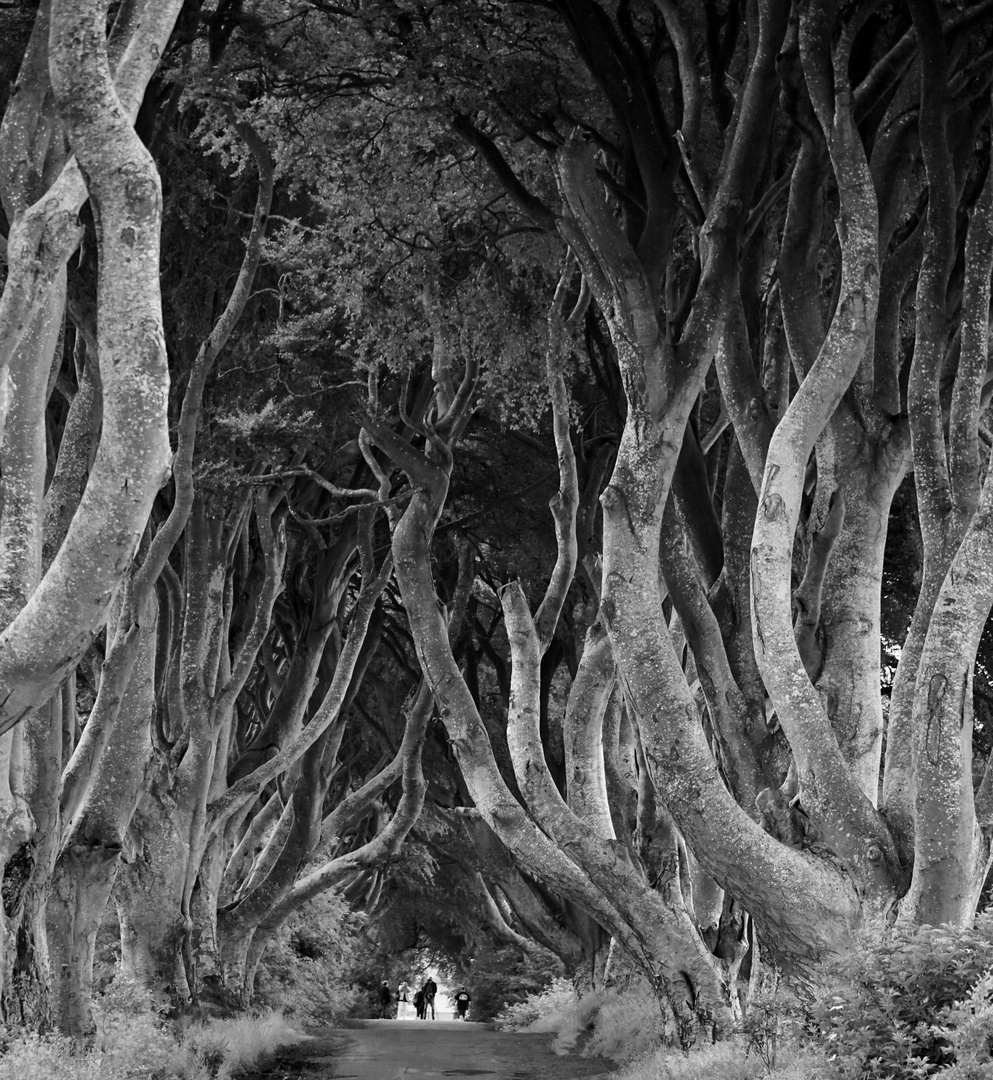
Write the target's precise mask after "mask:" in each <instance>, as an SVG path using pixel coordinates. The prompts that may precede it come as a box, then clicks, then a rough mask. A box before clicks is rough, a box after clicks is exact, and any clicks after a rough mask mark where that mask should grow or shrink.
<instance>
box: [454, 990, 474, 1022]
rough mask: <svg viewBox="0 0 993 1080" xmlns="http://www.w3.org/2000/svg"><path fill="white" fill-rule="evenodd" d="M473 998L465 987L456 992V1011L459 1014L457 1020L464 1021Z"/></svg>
mask: <svg viewBox="0 0 993 1080" xmlns="http://www.w3.org/2000/svg"><path fill="white" fill-rule="evenodd" d="M470 1001H472V998H471V997H469V991H468V990H466V988H465V987H464V986H460V987H459V988H458V990H457V991H456V992H455V1009H456V1012H457V1014H458V1015H457V1016H456V1020H464V1019H465V1014H466V1013H467V1012H468V1011H469V1002H470Z"/></svg>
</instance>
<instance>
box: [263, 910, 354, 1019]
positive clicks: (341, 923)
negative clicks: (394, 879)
mask: <svg viewBox="0 0 993 1080" xmlns="http://www.w3.org/2000/svg"><path fill="white" fill-rule="evenodd" d="M357 932H358V931H357V927H356V924H355V920H354V919H353V918H352V917H351V914H350V911H349V908H348V905H347V904H346V902H345V901H344V900H343V899H342V898H341V897H340V896H339V895H338V894H337V893H334V892H327V893H323V894H322V895H320V896H317V897H315V898H314V899H313V900H311V901H309V902H308V903H307V904H304V905H303V906H302V907H301V908H300V909H299V911H297V912H295V913H294V914H293V916H291V918H290V919H288V920H287V921H286V923H284V925H283V926H282V927H281V928H280V930H279V931H278V932H277V934H276V935H275V936H274V938H273V940H272V942H271V943H270V945H269V947H268V948H267V949H266V951H265V955H264V956H263V958H262V963H261V964H260V965H259V972H258V975H257V977H256V982H255V1000H256V1001H257V1002H258V1003H259V1005H261V1006H278V1008H279V1009H280V1011H281V1012H283V1013H285V1014H286V1015H287V1016H291V1017H292V1018H293V1019H294V1020H296V1021H297V1022H298V1023H301V1024H315V1025H329V1024H334V1023H336V1022H337V1021H338V1020H340V1019H341V1018H342V1017H343V1016H345V1015H346V1014H347V1013H348V1012H349V1010H350V1008H351V1007H352V1005H353V1003H354V996H355V995H354V991H353V989H352V987H351V982H352V978H351V972H352V968H353V966H354V963H355V952H356V947H357V945H356V939H357Z"/></svg>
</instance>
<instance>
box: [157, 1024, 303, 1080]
mask: <svg viewBox="0 0 993 1080" xmlns="http://www.w3.org/2000/svg"><path fill="white" fill-rule="evenodd" d="M305 1038H306V1036H304V1035H301V1034H300V1032H299V1031H297V1030H296V1029H295V1028H293V1027H291V1026H290V1024H289V1023H288V1022H287V1020H286V1018H285V1017H284V1016H283V1015H282V1014H281V1013H276V1012H264V1013H261V1014H259V1015H257V1016H241V1017H238V1018H236V1019H231V1020H211V1021H209V1022H207V1023H198V1024H193V1025H191V1026H190V1027H189V1028H187V1030H186V1032H185V1033H184V1035H183V1041H182V1044H181V1046H180V1048H179V1051H178V1052H177V1053H176V1054H175V1055H174V1056H173V1059H172V1061H171V1062H170V1066H171V1070H172V1071H171V1073H170V1074H169V1075H170V1076H175V1077H177V1078H178V1080H201V1078H202V1077H210V1078H216V1080H229V1078H231V1077H235V1076H237V1075H238V1074H239V1073H240V1072H245V1071H246V1070H248V1069H251V1068H253V1067H254V1066H257V1065H258V1064H259V1063H260V1062H262V1061H263V1060H264V1059H265V1058H266V1057H267V1056H268V1055H270V1054H272V1053H273V1052H274V1051H275V1050H277V1049H279V1048H280V1047H283V1046H290V1045H293V1044H294V1043H298V1042H302V1041H303V1040H304V1039H305Z"/></svg>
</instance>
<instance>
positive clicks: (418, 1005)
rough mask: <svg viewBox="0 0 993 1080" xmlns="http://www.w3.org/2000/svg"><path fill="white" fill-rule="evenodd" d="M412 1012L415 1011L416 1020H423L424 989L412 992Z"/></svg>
mask: <svg viewBox="0 0 993 1080" xmlns="http://www.w3.org/2000/svg"><path fill="white" fill-rule="evenodd" d="M414 1012H416V1013H417V1019H418V1020H423V1019H424V991H423V990H418V991H417V993H416V994H414Z"/></svg>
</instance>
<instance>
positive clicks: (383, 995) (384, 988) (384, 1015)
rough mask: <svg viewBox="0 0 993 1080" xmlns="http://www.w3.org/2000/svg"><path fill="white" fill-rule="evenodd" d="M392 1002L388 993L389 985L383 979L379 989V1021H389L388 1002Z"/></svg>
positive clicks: (391, 997) (391, 996)
mask: <svg viewBox="0 0 993 1080" xmlns="http://www.w3.org/2000/svg"><path fill="white" fill-rule="evenodd" d="M392 1000H393V995H392V994H391V993H390V984H389V983H388V982H387V981H386V980H385V979H383V982H382V984H381V985H380V987H379V1019H380V1020H389V1019H390V1002H391V1001H392Z"/></svg>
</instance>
